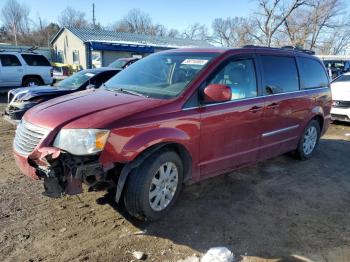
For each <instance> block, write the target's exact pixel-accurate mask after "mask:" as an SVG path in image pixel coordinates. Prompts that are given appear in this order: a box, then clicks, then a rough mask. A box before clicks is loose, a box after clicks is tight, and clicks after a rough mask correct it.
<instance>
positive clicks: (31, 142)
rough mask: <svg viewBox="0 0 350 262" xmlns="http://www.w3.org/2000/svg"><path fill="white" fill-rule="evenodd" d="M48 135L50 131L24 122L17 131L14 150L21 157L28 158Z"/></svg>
mask: <svg viewBox="0 0 350 262" xmlns="http://www.w3.org/2000/svg"><path fill="white" fill-rule="evenodd" d="M48 133H49V130H47V129H45V128H42V127H39V126H35V125H32V124H30V123H28V122H25V121H24V120H22V121H21V123H20V124H19V125H18V126H17V129H16V136H15V139H14V140H13V148H14V149H15V150H16V152H18V153H20V154H21V155H24V156H27V155H29V154H30V153H32V152H33V150H34V148H35V147H36V146H37V145H38V144H39V143H40V141H41V140H42V139H43V138H44V137H45V136H46V135H47V134H48Z"/></svg>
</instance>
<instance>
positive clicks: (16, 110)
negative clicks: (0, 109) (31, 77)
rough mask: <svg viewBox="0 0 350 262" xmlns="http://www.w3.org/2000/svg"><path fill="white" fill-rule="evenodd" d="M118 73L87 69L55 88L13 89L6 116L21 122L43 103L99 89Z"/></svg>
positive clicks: (105, 69) (107, 70) (56, 85)
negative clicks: (29, 112) (83, 91)
mask: <svg viewBox="0 0 350 262" xmlns="http://www.w3.org/2000/svg"><path fill="white" fill-rule="evenodd" d="M118 72H120V70H119V69H114V68H108V67H102V68H98V69H87V70H83V71H80V72H78V73H76V74H74V75H72V76H70V77H68V78H66V79H64V80H62V81H60V82H58V83H57V84H55V85H54V86H31V87H22V88H17V89H12V90H10V91H9V92H8V106H7V108H6V109H5V116H8V117H10V119H11V120H21V118H22V116H23V115H24V113H25V112H26V111H27V110H28V109H29V108H32V107H33V106H35V105H37V104H39V103H41V102H44V101H47V100H49V99H52V98H54V97H58V96H62V95H66V94H70V93H74V92H77V91H81V90H85V89H86V88H98V87H100V86H101V85H102V84H103V83H104V82H106V81H107V80H109V79H110V78H111V77H113V76H115V75H116V74H117V73H118Z"/></svg>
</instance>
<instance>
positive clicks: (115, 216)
mask: <svg viewBox="0 0 350 262" xmlns="http://www.w3.org/2000/svg"><path fill="white" fill-rule="evenodd" d="M0 99H1V100H2V101H0V110H1V111H2V110H3V108H4V105H5V103H4V101H5V98H4V97H2V98H0ZM346 134H349V135H350V125H342V124H334V125H332V126H331V127H330V129H329V131H328V133H327V135H326V136H325V137H323V139H322V141H321V143H320V146H319V149H318V151H317V153H316V155H315V157H314V158H313V159H312V160H310V161H306V162H300V161H296V160H294V159H292V158H290V157H289V156H281V157H277V158H275V159H272V160H269V161H266V162H264V163H259V164H257V165H255V166H252V167H250V168H245V169H241V170H239V171H236V172H233V173H231V174H228V175H224V176H221V177H217V178H213V179H210V180H207V181H204V182H201V183H199V184H195V185H192V186H188V187H186V188H185V189H184V190H183V192H182V194H181V196H180V198H179V200H178V202H177V204H176V205H175V207H174V208H173V209H172V211H171V212H170V214H169V215H168V216H167V217H165V218H164V219H163V220H161V221H159V222H156V223H152V224H145V223H139V222H136V221H134V220H131V219H130V218H127V219H125V218H124V216H123V214H124V212H123V210H121V209H120V208H119V207H117V206H116V205H114V204H113V197H112V196H111V195H108V194H105V193H104V192H92V193H84V194H82V195H80V196H79V197H77V196H73V197H65V198H62V199H58V200H52V199H48V198H46V197H44V196H42V195H41V192H42V185H41V183H40V182H33V181H31V180H29V179H28V178H26V177H24V176H23V175H21V174H20V173H19V171H18V170H17V168H16V166H15V164H14V161H13V158H12V154H11V142H12V139H13V136H14V127H13V126H11V125H10V124H8V123H6V122H5V121H4V120H2V119H1V120H0V260H1V261H68V260H69V261H132V259H133V257H132V254H131V253H132V252H133V251H143V252H145V253H146V254H147V255H148V257H147V261H178V260H180V259H183V258H186V257H187V256H192V255H193V254H198V255H201V254H202V253H204V252H205V251H206V250H207V249H209V248H210V247H214V246H221V245H223V246H226V247H228V248H229V249H231V250H232V251H233V253H234V254H235V257H236V258H237V260H238V261H240V260H243V261H350V224H349V221H350V204H349V203H350V158H349V156H350V136H349V135H346ZM124 215H125V214H124Z"/></svg>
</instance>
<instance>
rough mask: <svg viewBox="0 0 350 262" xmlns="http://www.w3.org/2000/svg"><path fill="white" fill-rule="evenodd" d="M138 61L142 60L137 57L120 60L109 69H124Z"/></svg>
mask: <svg viewBox="0 0 350 262" xmlns="http://www.w3.org/2000/svg"><path fill="white" fill-rule="evenodd" d="M138 60H140V58H136V57H126V58H119V59H117V60H115V61H114V62H112V63H110V64H109V65H108V67H113V68H118V69H124V68H126V67H128V66H129V65H131V64H133V63H135V62H136V61H138Z"/></svg>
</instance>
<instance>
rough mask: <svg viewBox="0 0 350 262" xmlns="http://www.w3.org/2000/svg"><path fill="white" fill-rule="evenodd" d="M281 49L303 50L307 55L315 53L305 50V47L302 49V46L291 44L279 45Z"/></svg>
mask: <svg viewBox="0 0 350 262" xmlns="http://www.w3.org/2000/svg"><path fill="white" fill-rule="evenodd" d="M281 48H282V49H290V50H294V51H298V52H303V53H306V54H309V55H315V54H316V53H315V51H313V50H307V49H303V48H300V47H298V46H292V45H286V46H282V47H281Z"/></svg>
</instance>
